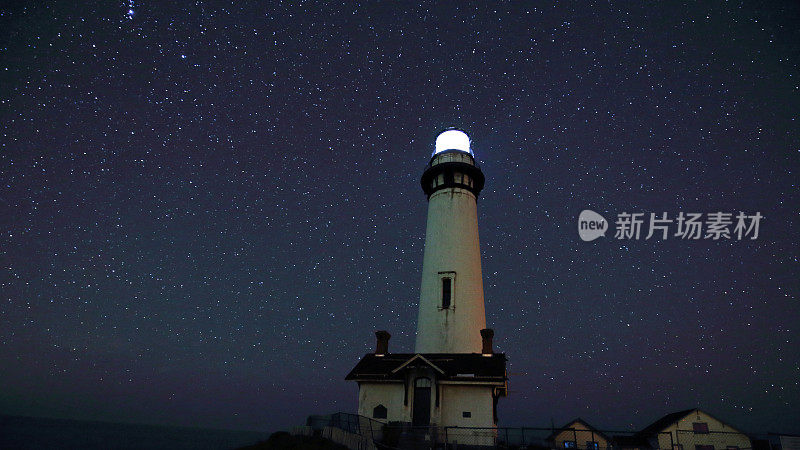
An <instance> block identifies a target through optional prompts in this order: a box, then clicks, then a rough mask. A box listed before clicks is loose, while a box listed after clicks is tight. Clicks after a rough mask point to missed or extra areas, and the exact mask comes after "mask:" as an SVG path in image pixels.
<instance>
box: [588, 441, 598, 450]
mask: <svg viewBox="0 0 800 450" xmlns="http://www.w3.org/2000/svg"><path fill="white" fill-rule="evenodd" d="M599 448H600V445H599V444H598V443H597V442H596V441H586V450H598V449H599Z"/></svg>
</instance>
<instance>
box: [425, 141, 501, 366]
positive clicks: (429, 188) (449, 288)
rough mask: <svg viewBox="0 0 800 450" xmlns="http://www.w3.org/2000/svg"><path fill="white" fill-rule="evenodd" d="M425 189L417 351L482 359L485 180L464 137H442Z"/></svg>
mask: <svg viewBox="0 0 800 450" xmlns="http://www.w3.org/2000/svg"><path fill="white" fill-rule="evenodd" d="M421 183H422V190H423V191H424V192H425V194H426V195H427V197H428V221H427V227H426V230H425V255H424V257H423V261H422V285H421V289H420V299H419V314H418V316H417V341H416V349H415V350H416V351H417V352H418V353H478V352H480V351H481V347H482V338H481V335H480V330H482V329H484V328H486V313H485V311H484V306H483V278H482V276H481V254H480V248H479V246H478V207H477V202H478V196H479V195H480V193H481V189H483V184H484V176H483V172H481V169H480V168H479V167H478V166H477V164H476V163H475V157H474V155H473V153H472V149H471V144H470V140H469V137H468V136H467V134H466V133H464V132H462V131H459V130H454V129H453V130H447V131H445V132H443V133H441V134H439V136H438V137H437V138H436V146H435V149H434V152H433V155H432V156H431V160H430V162H429V163H428V166H427V168H426V169H425V172H424V173H423V174H422V180H421Z"/></svg>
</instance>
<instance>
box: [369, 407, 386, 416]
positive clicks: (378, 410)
mask: <svg viewBox="0 0 800 450" xmlns="http://www.w3.org/2000/svg"><path fill="white" fill-rule="evenodd" d="M372 417H373V418H375V419H385V418H386V407H385V406H383V405H378V406H376V407H375V409H373V410H372Z"/></svg>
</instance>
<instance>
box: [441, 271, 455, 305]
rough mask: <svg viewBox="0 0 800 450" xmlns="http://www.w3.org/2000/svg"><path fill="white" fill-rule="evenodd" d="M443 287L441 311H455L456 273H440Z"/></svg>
mask: <svg viewBox="0 0 800 450" xmlns="http://www.w3.org/2000/svg"><path fill="white" fill-rule="evenodd" d="M439 280H441V281H440V283H441V287H440V288H439V311H441V310H443V309H455V300H456V293H455V288H456V273H455V272H454V271H452V270H448V271H445V272H439Z"/></svg>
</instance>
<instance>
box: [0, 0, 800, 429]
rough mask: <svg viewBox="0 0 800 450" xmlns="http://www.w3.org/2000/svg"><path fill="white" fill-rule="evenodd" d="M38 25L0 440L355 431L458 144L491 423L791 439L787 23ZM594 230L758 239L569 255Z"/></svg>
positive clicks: (704, 18) (260, 15) (714, 18)
mask: <svg viewBox="0 0 800 450" xmlns="http://www.w3.org/2000/svg"><path fill="white" fill-rule="evenodd" d="M19 3H23V2H19ZM28 3H29V5H28V6H27V7H25V6H21V5H17V6H13V5H8V4H6V5H5V6H3V7H2V9H0V40H2V42H0V123H2V130H0V131H1V133H0V181H2V183H0V211H2V214H0V233H1V235H0V266H1V268H0V296H1V298H0V301H2V303H0V365H2V369H0V386H2V388H1V389H0V413H6V414H18V415H34V416H50V417H69V418H80V419H102V420H109V421H128V422H146V423H159V424H175V425H195V426H208V427H218V428H238V429H261V430H276V429H280V428H286V427H289V426H292V425H298V424H302V423H304V420H305V417H306V416H307V415H309V414H315V413H330V412H336V411H345V412H355V410H356V395H357V388H356V386H355V384H354V383H350V382H345V381H344V376H345V375H346V374H347V372H348V371H349V370H350V369H351V368H352V367H353V366H354V365H355V363H356V362H357V361H358V359H359V358H360V357H361V356H363V354H365V353H367V352H370V351H373V349H374V335H373V332H374V330H376V329H386V330H388V331H389V332H390V333H392V335H393V337H392V341H391V342H390V351H396V352H410V351H413V345H414V334H415V329H416V315H417V302H418V295H419V282H420V277H421V273H420V271H421V266H422V253H423V245H424V238H425V236H424V233H425V219H426V207H427V202H426V199H425V195H424V194H423V192H422V190H421V188H420V185H419V177H420V175H421V174H422V171H423V170H424V165H425V164H426V163H427V162H428V159H429V157H430V154H431V152H432V150H433V143H434V139H435V137H436V135H437V134H438V132H440V131H441V130H443V129H444V128H446V127H449V126H456V127H459V128H462V129H464V130H465V131H467V132H468V133H469V134H470V136H471V138H472V140H473V149H474V151H475V155H476V157H477V159H478V160H479V162H480V164H481V167H482V169H483V171H484V174H485V175H486V177H487V183H486V189H485V190H484V191H483V193H482V194H481V198H480V200H479V203H478V210H479V226H480V232H481V251H482V254H483V261H482V262H483V275H484V284H485V297H486V311H487V323H488V325H489V326H491V327H493V328H494V329H495V330H496V335H495V347H496V349H498V350H500V351H504V352H506V353H507V355H508V357H509V374H510V384H509V388H510V396H509V397H508V398H506V399H503V400H502V401H501V404H500V411H499V412H500V421H501V425H506V426H513V425H527V426H541V427H546V426H550V424H551V420H553V421H554V423H555V424H556V425H560V424H562V423H564V422H566V421H567V420H569V419H572V418H574V417H577V416H580V417H583V418H584V419H585V420H587V421H589V422H590V423H592V424H593V425H595V426H597V427H600V428H613V429H627V428H640V427H643V426H645V425H647V424H649V423H650V422H652V421H654V420H655V419H657V418H658V417H660V416H662V415H664V414H667V413H670V412H673V411H677V410H680V409H686V408H692V407H699V408H701V409H705V410H707V411H708V412H710V413H712V414H714V415H717V416H718V417H719V418H721V419H722V420H724V421H727V422H729V423H730V424H732V425H734V426H736V427H739V428H741V429H743V430H745V431H751V432H769V431H776V432H795V433H800V425H798V424H800V384H798V383H800V362H798V361H800V333H798V329H799V328H800V307H799V306H798V295H800V293H799V292H798V290H799V288H800V267H799V266H798V245H797V236H798V234H800V224H798V219H799V218H800V216H798V204H800V195H799V194H798V186H797V184H798V183H797V182H798V169H800V153H799V152H800V123H798V112H799V111H800V70H798V69H800V64H799V62H800V4H798V3H797V2H789V1H786V2H777V1H776V2H716V1H712V2H698V3H699V4H695V3H690V4H685V5H681V4H678V3H677V2H666V3H668V5H667V4H666V3H664V4H662V3H655V2H638V1H633V2H628V3H619V4H608V3H606V2H591V3H587V2H575V3H559V4H557V5H556V4H551V3H545V2H517V3H505V2H504V3H494V2H492V3H490V4H475V5H467V4H464V3H461V2H458V3H436V4H427V5H423V6H417V5H415V4H411V3H395V2H375V3H369V4H360V5H358V4H349V3H348V4H339V3H336V4H332V3H325V4H317V3H310V2H285V3H267V2H263V3H261V2H235V3H230V2H176V4H171V3H172V2H150V1H138V0H137V1H135V2H130V0H129V1H118V2H92V1H89V2H77V3H76V2H56V3H53V4H45V2H28ZM129 10H130V11H129ZM583 209H592V210H594V211H597V212H598V213H600V214H602V215H604V216H605V217H606V218H607V219H609V220H610V221H612V222H613V221H614V220H615V218H616V215H617V214H619V213H621V212H643V213H647V214H648V215H649V213H658V214H660V213H662V212H666V213H668V214H669V216H670V217H674V216H676V215H677V214H678V213H679V212H700V213H704V214H707V213H711V212H717V211H722V212H730V213H738V212H739V211H743V212H745V213H747V214H754V213H756V212H760V213H761V214H762V215H763V216H764V219H763V220H762V222H761V227H760V234H759V237H758V239H756V240H749V239H745V240H741V241H738V240H736V239H723V240H720V241H713V240H705V239H701V240H697V241H689V240H681V239H680V238H674V237H671V238H669V239H667V240H654V239H651V240H644V239H643V238H642V239H640V240H618V239H614V238H613V230H612V232H610V233H608V234H607V237H606V238H600V239H598V240H596V241H593V242H583V241H581V240H580V239H579V237H578V234H577V216H578V214H579V213H580V211H581V210H583Z"/></svg>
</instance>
